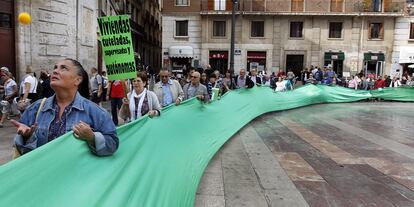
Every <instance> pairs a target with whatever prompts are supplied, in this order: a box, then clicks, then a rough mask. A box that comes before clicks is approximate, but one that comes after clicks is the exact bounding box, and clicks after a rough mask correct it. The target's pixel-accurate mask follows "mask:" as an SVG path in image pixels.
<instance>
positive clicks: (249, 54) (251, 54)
mask: <svg viewBox="0 0 414 207" xmlns="http://www.w3.org/2000/svg"><path fill="white" fill-rule="evenodd" d="M247 59H266V52H247Z"/></svg>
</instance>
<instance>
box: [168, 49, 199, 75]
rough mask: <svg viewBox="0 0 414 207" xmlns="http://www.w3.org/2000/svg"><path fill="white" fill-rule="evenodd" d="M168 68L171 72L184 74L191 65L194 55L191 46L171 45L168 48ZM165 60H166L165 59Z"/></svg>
mask: <svg viewBox="0 0 414 207" xmlns="http://www.w3.org/2000/svg"><path fill="white" fill-rule="evenodd" d="M168 55H169V58H170V61H169V64H170V67H169V68H170V69H171V71H172V72H173V73H178V74H186V73H187V68H189V67H191V61H192V59H193V57H194V52H193V48H192V47H190V46H171V47H170V48H169V49H168ZM165 62H167V61H165Z"/></svg>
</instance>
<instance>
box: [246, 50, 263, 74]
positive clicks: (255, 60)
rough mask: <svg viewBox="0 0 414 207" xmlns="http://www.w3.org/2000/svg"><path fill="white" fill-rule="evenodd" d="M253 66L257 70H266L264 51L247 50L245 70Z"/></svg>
mask: <svg viewBox="0 0 414 207" xmlns="http://www.w3.org/2000/svg"><path fill="white" fill-rule="evenodd" d="M253 68H255V69H257V71H265V70H266V52H256V51H254V52H253V51H247V71H250V70H251V69H253Z"/></svg>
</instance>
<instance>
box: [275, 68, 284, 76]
mask: <svg viewBox="0 0 414 207" xmlns="http://www.w3.org/2000/svg"><path fill="white" fill-rule="evenodd" d="M283 76H286V73H285V71H282V69H279V72H278V73H277V77H283Z"/></svg>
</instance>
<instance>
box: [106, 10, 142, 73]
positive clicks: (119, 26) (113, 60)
mask: <svg viewBox="0 0 414 207" xmlns="http://www.w3.org/2000/svg"><path fill="white" fill-rule="evenodd" d="M98 26H99V35H100V40H101V41H100V42H101V46H102V50H103V55H104V60H105V65H106V71H107V74H108V79H109V80H122V79H129V78H135V77H136V76H137V75H136V65H135V58H134V47H133V46H132V38H131V25H130V22H129V16H128V15H120V16H107V17H100V18H98Z"/></svg>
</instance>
